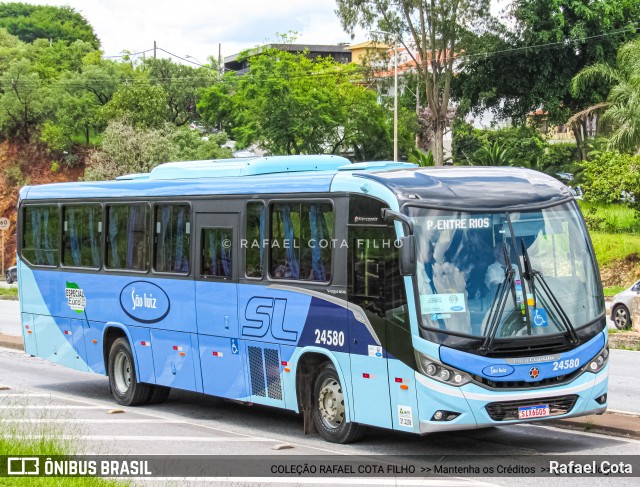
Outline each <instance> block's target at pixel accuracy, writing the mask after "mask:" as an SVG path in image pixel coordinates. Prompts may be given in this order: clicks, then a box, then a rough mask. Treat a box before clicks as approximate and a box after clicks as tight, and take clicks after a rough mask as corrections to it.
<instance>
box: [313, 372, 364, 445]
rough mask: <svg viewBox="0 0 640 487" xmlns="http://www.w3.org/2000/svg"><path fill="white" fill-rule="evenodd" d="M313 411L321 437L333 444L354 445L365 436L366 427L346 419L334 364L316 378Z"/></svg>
mask: <svg viewBox="0 0 640 487" xmlns="http://www.w3.org/2000/svg"><path fill="white" fill-rule="evenodd" d="M312 411H313V413H312V417H313V422H314V423H315V425H316V428H318V432H319V433H320V436H322V437H323V438H324V439H325V440H327V441H329V442H331V443H342V444H344V443H352V442H355V441H358V440H359V439H360V438H362V436H363V435H364V432H365V428H364V426H362V425H359V424H356V423H351V422H349V421H347V419H346V409H345V398H344V393H343V392H342V385H341V384H340V379H339V377H338V372H337V371H336V369H335V367H334V366H333V364H326V365H325V366H324V367H323V368H322V369H321V370H320V372H319V373H318V375H317V376H316V380H315V382H314V388H313V407H312Z"/></svg>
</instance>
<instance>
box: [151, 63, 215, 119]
mask: <svg viewBox="0 0 640 487" xmlns="http://www.w3.org/2000/svg"><path fill="white" fill-rule="evenodd" d="M140 69H143V70H145V72H146V74H147V75H148V77H149V82H150V83H152V84H154V85H158V86H161V87H162V89H163V90H164V92H165V93H166V97H167V109H168V114H167V119H168V120H169V121H170V122H171V123H173V124H174V125H177V126H181V125H186V124H188V123H189V122H190V121H191V120H193V119H194V118H195V116H196V104H197V103H198V100H199V98H200V92H201V91H202V89H203V88H205V87H207V86H210V85H211V84H212V83H213V82H215V81H216V80H217V78H218V73H217V72H216V71H214V70H212V69H210V68H208V67H202V68H193V67H191V66H185V65H183V64H176V63H174V62H172V61H171V60H169V59H154V58H151V59H148V60H147V61H145V63H144V64H143V65H142V66H141V68H140Z"/></svg>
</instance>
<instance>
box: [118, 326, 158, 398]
mask: <svg viewBox="0 0 640 487" xmlns="http://www.w3.org/2000/svg"><path fill="white" fill-rule="evenodd" d="M109 387H110V389H111V395H113V397H114V398H115V400H116V401H117V402H118V404H122V405H123V406H138V405H140V404H145V403H146V402H147V401H148V399H149V396H150V395H151V388H152V386H151V385H150V384H143V383H142V382H138V377H137V375H136V367H135V362H134V360H133V353H132V352H131V345H129V342H128V340H127V339H126V338H118V339H117V340H116V341H114V342H113V345H111V350H110V351H109Z"/></svg>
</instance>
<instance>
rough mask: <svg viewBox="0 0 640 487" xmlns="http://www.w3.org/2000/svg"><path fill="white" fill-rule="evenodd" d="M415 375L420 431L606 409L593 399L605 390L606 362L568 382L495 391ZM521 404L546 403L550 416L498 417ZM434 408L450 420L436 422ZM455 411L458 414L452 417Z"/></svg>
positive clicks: (526, 421) (473, 385)
mask: <svg viewBox="0 0 640 487" xmlns="http://www.w3.org/2000/svg"><path fill="white" fill-rule="evenodd" d="M415 378H416V386H417V395H418V410H419V418H420V421H419V427H420V434H426V433H435V432H438V431H455V430H465V429H479V428H487V427H490V426H504V425H509V424H520V423H530V422H534V421H545V420H549V419H563V418H571V417H576V416H585V415H588V414H602V413H604V412H605V411H606V409H607V403H606V401H604V402H598V401H597V400H596V399H598V398H601V397H602V396H603V394H606V393H607V387H608V378H609V365H608V364H607V365H606V366H605V367H604V368H603V369H602V370H601V371H600V372H598V373H597V374H594V373H591V372H584V373H583V374H582V375H580V376H579V377H577V378H576V379H575V380H573V381H572V382H569V383H567V384H563V385H561V386H556V387H545V388H540V389H530V390H512V391H504V390H500V391H497V390H490V389H485V388H483V387H480V386H478V385H476V384H467V385H464V386H462V387H454V386H449V385H446V384H443V383H441V382H438V381H435V380H433V379H430V378H428V377H426V376H424V375H422V374H420V373H419V372H416V375H415ZM520 403H522V405H523V406H524V405H532V404H548V405H549V406H550V409H551V414H552V415H551V416H545V417H541V418H535V419H526V420H519V419H497V418H499V417H500V416H501V415H502V414H504V412H505V411H509V412H511V413H513V412H514V411H515V413H516V414H517V408H518V407H519V404H520ZM571 404H572V405H571ZM554 405H557V406H558V407H556V408H554ZM487 406H489V408H487ZM569 406H570V407H569ZM563 408H565V409H566V412H564V413H560V414H554V412H556V413H557V412H558V411H563V410H565V409H563ZM554 409H555V411H554ZM437 411H442V412H443V413H444V414H443V416H444V417H446V418H453V419H450V420H440V421H438V420H436V419H435V417H436V412H437ZM448 413H453V414H448ZM454 414H457V416H455V417H453V416H454ZM506 416H507V417H508V418H509V417H512V414H511V415H509V414H508V413H507V414H506Z"/></svg>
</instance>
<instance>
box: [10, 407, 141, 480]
mask: <svg viewBox="0 0 640 487" xmlns="http://www.w3.org/2000/svg"><path fill="white" fill-rule="evenodd" d="M0 404H2V405H10V406H20V405H22V406H24V405H26V402H25V401H21V400H14V399H9V398H8V397H2V395H1V394H0ZM26 411H27V410H26V409H21V408H18V409H4V410H0V456H3V455H9V456H40V455H44V456H47V457H54V456H67V455H74V454H79V453H81V452H80V449H79V445H80V444H81V440H82V434H81V432H79V431H77V430H74V431H73V433H72V435H73V436H74V439H73V440H66V439H65V440H61V439H60V438H59V437H60V435H62V434H63V433H64V434H65V435H69V432H67V431H59V430H57V429H56V428H55V427H54V426H53V425H52V423H47V422H46V419H52V418H51V416H50V415H49V414H48V413H47V410H46V409H44V408H43V409H42V410H40V411H37V412H35V413H33V414H34V415H33V416H32V415H29V416H27V414H28V413H27V412H26ZM29 418H33V419H39V420H40V421H41V422H31V421H28V419H29ZM42 420H45V421H42ZM76 436H77V438H75V437H76ZM42 469H43V467H42V466H41V471H42ZM0 485H2V486H3V487H6V486H9V487H23V486H38V487H67V486H71V487H76V486H78V487H80V486H82V487H128V486H130V485H131V483H130V482H125V481H115V480H106V479H102V478H96V477H0Z"/></svg>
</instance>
